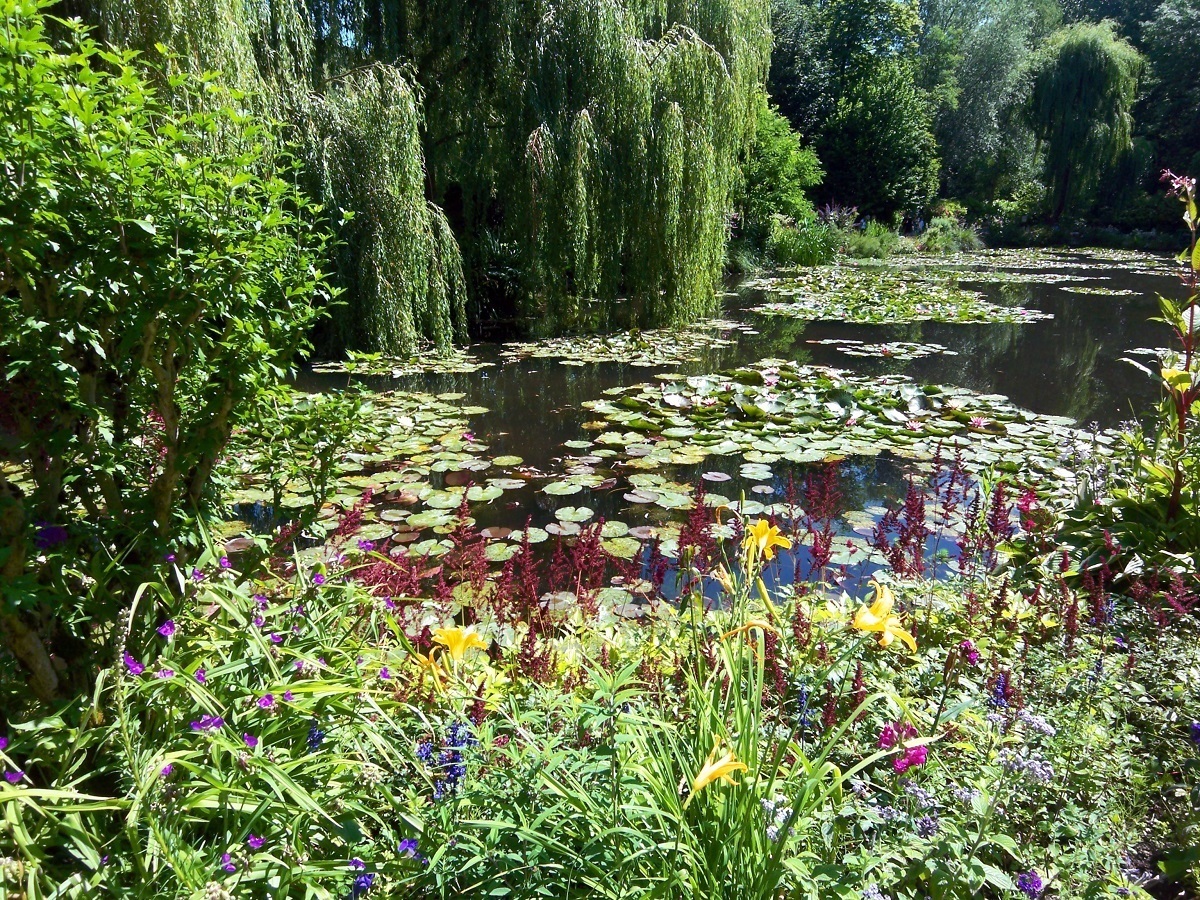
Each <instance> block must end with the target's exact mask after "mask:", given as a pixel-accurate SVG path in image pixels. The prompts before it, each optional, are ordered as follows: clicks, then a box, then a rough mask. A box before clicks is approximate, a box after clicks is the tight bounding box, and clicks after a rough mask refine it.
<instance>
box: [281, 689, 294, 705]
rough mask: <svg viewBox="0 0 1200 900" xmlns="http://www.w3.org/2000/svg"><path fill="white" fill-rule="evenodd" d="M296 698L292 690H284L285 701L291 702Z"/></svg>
mask: <svg viewBox="0 0 1200 900" xmlns="http://www.w3.org/2000/svg"><path fill="white" fill-rule="evenodd" d="M294 698H295V695H294V694H293V693H292V692H291V691H284V692H283V702H284V703H291V702H292V700H293V699H294Z"/></svg>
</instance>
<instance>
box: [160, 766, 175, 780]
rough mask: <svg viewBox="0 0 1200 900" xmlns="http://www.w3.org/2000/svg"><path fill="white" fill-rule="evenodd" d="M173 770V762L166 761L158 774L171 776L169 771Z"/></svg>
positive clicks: (164, 776) (166, 776)
mask: <svg viewBox="0 0 1200 900" xmlns="http://www.w3.org/2000/svg"><path fill="white" fill-rule="evenodd" d="M174 771H175V765H174V764H173V763H167V764H166V765H165V766H163V767H162V771H161V772H159V773H158V774H159V775H161V776H162V777H163V778H169V777H170V776H171V773H172V772H174Z"/></svg>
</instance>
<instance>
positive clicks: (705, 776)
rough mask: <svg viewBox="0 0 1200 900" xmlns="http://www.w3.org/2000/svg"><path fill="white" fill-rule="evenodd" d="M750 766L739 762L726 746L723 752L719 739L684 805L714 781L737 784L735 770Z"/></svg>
mask: <svg viewBox="0 0 1200 900" xmlns="http://www.w3.org/2000/svg"><path fill="white" fill-rule="evenodd" d="M746 771H748V768H747V766H746V764H745V763H744V762H739V761H738V758H737V757H736V756H734V753H733V751H732V750H730V749H728V748H725V752H724V753H722V752H721V740H720V738H718V739H717V741H716V743H714V744H713V748H712V752H711V753H709V754H708V759H706V760H705V761H704V766H703V767H702V768H701V769H700V772H699V773H698V774H697V775H696V777H695V778H693V779H692V792H691V793H690V794H688V798H687V800H685V801H684V803H683V805H684V807H685V808H686V807H687V805H688V804H689V803H691V802H692V798H693V797H695V796H696V794H698V793H700V791H702V790H704V788H706V787H708V785H710V784H712V783H713V782H714V781H724V782H725V783H726V784H737V782H736V781H734V780H733V773H734V772H746Z"/></svg>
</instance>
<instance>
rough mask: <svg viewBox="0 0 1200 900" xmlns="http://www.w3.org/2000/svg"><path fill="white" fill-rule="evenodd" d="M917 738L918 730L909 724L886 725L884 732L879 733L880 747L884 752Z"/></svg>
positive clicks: (895, 723)
mask: <svg viewBox="0 0 1200 900" xmlns="http://www.w3.org/2000/svg"><path fill="white" fill-rule="evenodd" d="M916 736H917V729H915V728H913V727H912V726H911V725H909V724H908V723H907V722H892V723H890V724H888V725H884V726H883V730H882V731H880V732H879V746H880V747H881V748H883V749H884V750H891V749H892V748H893V747H895V746H896V745H897V744H900V743H903V742H904V741H907V740H909V739H910V738H915V737H916Z"/></svg>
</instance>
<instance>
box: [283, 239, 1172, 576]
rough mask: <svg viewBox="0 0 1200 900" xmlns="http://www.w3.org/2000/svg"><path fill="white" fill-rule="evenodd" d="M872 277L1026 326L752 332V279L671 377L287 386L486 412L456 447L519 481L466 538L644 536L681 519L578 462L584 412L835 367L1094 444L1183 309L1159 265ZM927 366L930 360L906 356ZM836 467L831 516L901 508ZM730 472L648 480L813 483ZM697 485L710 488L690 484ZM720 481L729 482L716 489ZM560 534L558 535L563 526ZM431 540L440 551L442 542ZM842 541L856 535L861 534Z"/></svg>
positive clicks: (560, 372)
mask: <svg viewBox="0 0 1200 900" xmlns="http://www.w3.org/2000/svg"><path fill="white" fill-rule="evenodd" d="M879 271H886V272H898V273H899V274H900V276H901V280H902V281H903V282H904V284H905V285H907V284H908V283H909V282H911V283H912V284H913V285H918V286H919V285H920V284H922V283H923V280H925V279H930V278H935V279H941V280H942V281H945V280H946V279H949V283H950V284H952V285H955V284H957V285H959V286H961V287H962V288H965V289H967V290H969V291H975V292H978V293H979V294H981V295H982V297H983V298H984V299H985V300H986V301H988V302H990V303H992V304H995V305H996V306H997V307H1000V308H1002V309H1006V310H1007V309H1016V308H1024V309H1025V310H1028V311H1030V315H1029V320H1028V321H1017V322H990V323H973V324H964V323H959V322H939V321H917V322H908V323H905V324H851V323H848V322H845V321H838V320H817V321H806V320H804V319H800V318H791V317H783V316H775V315H762V314H760V313H758V312H756V311H754V307H757V306H760V305H762V304H763V303H764V302H767V301H770V300H772V299H779V297H778V296H777V291H778V284H779V283H777V282H774V281H771V280H770V279H755V280H753V281H749V282H743V283H742V285H740V286H739V285H737V284H733V285H731V286H730V290H729V291H728V293H727V294H726V296H725V298H724V306H725V308H724V311H723V313H722V319H721V320H720V321H719V322H718V323H717V325H716V326H714V327H712V328H710V329H709V330H707V331H706V332H704V334H705V335H706V340H704V341H701V342H700V344H699V346H697V347H696V348H695V350H694V352H690V353H688V354H686V355H687V356H688V357H689V358H688V359H687V361H685V362H682V363H681V364H678V365H632V364H630V363H629V361H628V360H631V359H634V358H636V356H649V357H651V358H652V357H654V355H655V353H656V351H657V350H658V349H660V348H658V347H656V346H655V344H656V342H662V341H664V340H665V339H664V338H663V336H661V335H651V336H650V339H649V341H648V343H649V344H650V346H649V348H648V349H646V350H645V352H641V351H638V350H637V348H636V347H631V348H627V351H628V352H625V351H623V350H621V349H620V348H618V350H617V351H616V352H615V353H614V354H613V355H614V356H615V358H616V360H617V361H611V362H586V363H583V364H568V365H564V364H563V362H562V361H561V360H560V359H558V358H517V359H513V358H509V357H508V356H507V355H505V353H504V348H503V347H502V346H501V345H488V344H480V345H476V346H473V347H471V348H469V353H470V354H471V355H473V356H474V357H475V358H476V359H477V360H478V362H480V363H489V364H490V365H485V366H483V367H481V368H477V369H475V370H474V371H468V372H461V373H457V374H445V373H438V372H427V373H420V374H413V375H406V376H404V377H401V378H391V377H387V376H379V375H369V376H364V375H361V374H360V375H346V374H331V373H327V372H326V373H319V372H315V371H309V372H306V373H304V374H303V375H302V376H301V378H300V379H299V382H298V386H299V387H300V388H301V389H304V390H310V391H312V390H323V389H329V388H334V387H340V386H344V385H346V384H347V383H348V381H349V380H350V379H352V378H353V379H357V380H359V381H360V382H364V383H366V384H367V385H368V386H370V387H371V388H372V389H375V390H390V389H399V390H404V391H415V392H428V393H429V394H434V395H437V394H441V395H445V396H447V397H449V398H451V401H452V403H453V404H458V405H461V406H462V407H469V406H477V407H485V408H486V409H487V411H486V412H482V413H479V414H476V415H471V416H470V419H469V421H470V429H471V432H472V434H471V435H470V436H468V440H473V441H475V442H477V443H478V444H479V445H481V446H486V455H487V457H489V458H492V459H495V458H496V457H503V456H515V457H520V458H521V463H520V466H519V467H517V469H516V470H514V471H510V472H507V473H504V474H507V475H510V476H514V475H515V476H516V478H519V479H524V480H525V481H526V483H525V484H524V485H523V486H521V487H514V486H513V485H514V484H515V481H514V482H513V484H510V485H509V486H508V487H507V489H506V490H505V491H504V493H503V496H502V497H500V498H498V499H496V500H494V501H493V502H491V503H488V504H486V505H483V504H479V505H475V506H473V508H472V515H473V516H474V517H475V519H476V522H477V524H478V525H480V526H503V527H511V528H517V529H519V528H520V527H521V526H522V525H523V524H524V523H525V520H526V517H531V518H532V523H533V525H534V526H537V527H542V528H544V527H545V526H546V525H551V526H552V527H551V530H552V531H553V530H554V527H555V526H556V525H558V524H561V523H562V521H563V517H562V516H561V515H559V516H556V511H560V510H562V509H563V508H564V507H568V521H569V516H570V515H571V514H572V513H573V512H574V510H576V509H579V508H581V507H583V508H585V509H587V510H588V511H590V512H591V513H593V515H594V516H596V517H602V518H605V519H607V520H610V521H612V520H616V521H618V522H620V523H624V525H627V526H629V527H632V528H634V529H635V536H637V535H638V532H637V529H638V528H639V526H640V527H641V532H642V533H643V535H644V533H645V532H646V530H647V528H654V527H663V526H667V525H669V523H670V522H672V521H673V522H675V523H678V521H679V520H680V519H681V518H682V516H683V515H684V513H683V512H681V510H680V507H679V506H678V504H671V503H667V504H665V507H664V506H663V505H659V504H653V503H651V504H646V503H644V502H630V500H629V495H630V492H631V490H632V491H633V493H634V495H635V500H636V499H637V497H636V495H637V489H636V487H633V486H631V483H630V482H629V481H628V480H627V477H623V475H628V471H629V470H628V469H622V466H623V465H625V464H628V463H631V462H634V460H630V459H624V460H618V461H614V460H612V459H607V458H606V459H600V458H598V457H596V456H593V455H590V454H591V453H592V452H593V450H592V449H589V448H588V445H587V443H586V442H589V441H593V440H595V438H596V433H597V431H599V430H600V427H599V426H597V425H596V424H595V420H597V419H598V418H603V416H597V413H596V411H595V410H594V409H588V408H585V406H584V404H585V403H588V402H589V401H597V400H600V399H603V398H605V397H606V396H609V397H612V396H618V395H619V393H620V392H619V390H618V389H620V388H627V387H629V386H632V385H639V384H646V383H651V384H652V383H654V382H655V381H656V378H657V379H659V380H663V379H664V378H665V377H667V376H669V375H671V374H678V375H682V376H689V375H691V376H701V375H705V374H708V373H716V372H719V371H722V370H729V369H731V368H736V367H740V366H745V365H752V364H755V363H756V362H758V361H760V360H764V359H773V360H781V361H793V362H796V363H807V364H813V365H819V366H829V367H835V368H838V369H843V370H846V371H848V372H852V373H857V374H858V375H862V376H866V377H868V378H870V379H872V380H873V381H874V380H877V379H880V378H881V377H883V376H890V375H903V376H908V377H909V378H911V379H912V380H913V381H914V382H915V383H917V384H919V385H926V384H929V385H944V386H954V387H958V388H965V389H967V390H970V391H974V392H979V393H981V394H984V395H994V394H1001V395H1005V396H1006V397H1007V398H1009V400H1010V401H1011V403H1012V404H1014V405H1015V406H1017V407H1021V408H1023V409H1026V410H1029V411H1031V412H1033V413H1036V414H1039V415H1041V416H1051V417H1065V418H1066V419H1070V420H1072V421H1073V422H1074V423H1077V424H1078V425H1080V426H1089V425H1090V426H1095V427H1098V428H1099V429H1107V428H1111V427H1114V426H1116V425H1117V424H1118V423H1120V422H1122V421H1125V420H1128V419H1131V418H1134V417H1135V416H1136V415H1139V414H1140V415H1144V414H1145V412H1146V411H1147V410H1148V409H1150V408H1151V406H1152V405H1153V404H1154V403H1155V402H1156V400H1157V397H1158V388H1157V386H1156V385H1155V384H1154V383H1153V382H1152V381H1151V380H1150V379H1148V378H1147V377H1146V376H1145V375H1144V374H1143V373H1142V372H1139V371H1138V370H1137V369H1135V368H1134V367H1133V366H1131V365H1129V364H1127V363H1125V362H1122V361H1121V358H1122V357H1123V356H1125V355H1126V354H1127V353H1129V351H1131V350H1133V349H1135V348H1146V347H1161V346H1165V345H1166V344H1167V343H1168V340H1169V334H1168V332H1167V330H1166V328H1165V326H1163V325H1161V324H1158V323H1154V322H1151V321H1150V320H1151V318H1152V317H1153V316H1155V315H1156V314H1157V300H1156V295H1157V294H1164V295H1167V296H1175V297H1178V296H1180V295H1181V293H1182V288H1181V286H1180V284H1179V281H1178V278H1177V276H1176V274H1175V272H1174V269H1173V266H1172V264H1171V262H1170V260H1169V258H1165V257H1156V256H1150V255H1145V254H1121V253H1105V252H1103V251H1094V252H1093V251H1081V252H1062V253H1045V252H1043V253H1026V254H1021V253H997V254H972V255H969V256H965V257H961V258H951V259H949V260H945V261H943V260H935V261H929V260H903V259H902V260H901V261H900V262H899V264H898V267H892V268H889V269H884V270H880V269H879V268H877V267H869V266H863V267H860V268H855V269H851V270H850V271H849V273H848V276H847V277H849V278H850V279H851V280H869V279H871V278H872V277H873V276H874V275H875V274H877V273H878V272H879ZM888 277H892V276H891V275H889V276H888ZM893 288H894V285H893ZM889 289H892V288H889ZM1101 292H1103V293H1101ZM783 299H784V300H787V297H786V296H784V298H783ZM1038 314H1042V316H1039V315H1038ZM1047 314H1048V315H1047ZM707 337H715V338H717V339H718V341H717V342H718V343H720V345H719V346H714V345H712V343H711V342H709V341H708V340H707ZM896 342H905V345H897V344H896ZM885 343H886V344H889V345H891V347H890V348H888V350H883V349H881V348H879V347H878V346H877V345H879V344H885ZM907 345H917V346H915V347H908V346H907ZM934 345H937V346H936V347H935V346H934ZM933 349H936V350H937V351H938V352H932V353H930V355H924V356H920V354H921V353H924V352H928V351H930V350H933ZM847 350H849V351H850V352H849V353H848V352H846V351H847ZM889 351H890V352H889ZM635 354H636V356H635ZM912 355H917V356H919V358H910V357H911V356H912ZM643 361H644V360H643ZM568 362H572V363H576V362H578V361H577V360H568ZM885 380H886V379H885ZM606 392H607V393H606ZM668 399H670V398H668ZM679 402H681V403H682V402H686V401H679ZM852 422H853V420H852ZM589 423H591V424H589ZM677 424H678V422H677ZM655 439H656V440H661V437H660V436H658V437H656V438H655ZM568 442H574V443H575V446H574V447H572V446H569V445H568ZM595 446H597V445H596V444H593V445H592V448H593V449H594V447H595ZM633 455H636V454H633ZM818 455H819V454H818ZM840 455H842V456H844V457H845V459H844V461H843V462H842V463H841V465H840V469H839V483H840V487H841V491H842V494H843V495H844V499H843V504H844V507H845V508H846V509H852V510H853V509H857V510H863V509H870V510H874V511H875V512H876V513H878V511H879V510H880V509H881V508H883V507H884V506H888V505H893V506H894V505H895V504H896V503H897V502H898V500H899V499H900V498H901V497H902V496H903V493H902V492H903V489H904V477H905V473H906V472H908V471H909V470H910V465H909V464H908V463H907V461H906V460H904V459H902V458H899V457H897V456H895V455H893V454H892V453H890V452H884V453H879V454H870V455H866V454H853V453H849V454H840ZM745 461H746V460H745V458H744V457H743V456H740V455H738V454H732V455H719V456H709V457H707V458H705V459H703V460H702V461H700V460H696V461H694V462H691V463H689V458H688V457H687V456H686V454H685V455H684V457H683V459H682V462H681V463H680V464H675V465H670V466H663V467H660V468H658V469H655V470H654V471H657V472H659V473H660V477H664V478H669V482H668V484H667V488H668V490H669V489H670V488H671V487H672V486H674V487H676V488H678V487H679V486H680V485H694V484H697V483H704V484H705V485H706V486H707V487H709V489H710V490H714V491H717V490H719V493H720V495H721V496H723V497H727V498H737V497H739V496H745V497H747V498H754V499H756V500H759V501H762V502H763V503H768V504H769V503H770V502H771V501H772V500H774V501H776V502H778V501H779V500H780V499H781V498H782V495H783V494H784V493H785V491H786V489H787V482H788V480H789V479H790V478H802V477H803V476H804V474H805V473H806V472H807V471H810V470H811V464H810V463H807V462H800V463H796V462H792V461H789V460H788V459H783V460H779V461H777V462H775V463H774V464H772V465H771V466H769V469H770V472H769V474H766V475H765V476H764V474H763V473H756V476H755V477H751V478H747V477H745V472H746V470H745V469H744V467H743V466H744V463H745ZM705 472H707V473H710V474H709V476H708V480H707V481H702V480H701V475H702V473H705ZM564 473H575V475H576V477H577V478H584V480H585V483H584V484H583V485H582V488H576V489H575V490H574V491H573V492H571V493H569V494H564V495H554V494H550V493H547V492H546V490H545V487H546V485H547V483H548V482H547V478H544V477H542V476H558V477H561V476H562V475H563V474H564ZM580 473H582V474H580ZM712 473H718V474H716V475H713V474H712ZM493 474H496V472H495V470H494V469H493V471H492V472H487V473H482V476H483V477H481V478H480V479H478V481H476V480H475V479H472V481H475V482H476V483H479V481H483V480H486V477H487V476H488V475H493ZM726 475H728V476H730V477H729V478H728V479H725V476H726ZM588 478H590V481H587V479H588ZM428 481H429V484H431V485H432V487H433V488H434V489H444V488H446V487H447V484H448V483H449V482H447V481H446V479H445V477H444V475H439V474H437V473H430V474H429V478H428ZM585 521H586V520H585ZM622 527H623V526H622ZM567 528H568V531H567V533H568V534H569V533H571V532H570V530H569V529H570V528H571V526H570V525H567ZM675 528H676V531H677V524H676V526H675ZM436 530H437V531H441V532H442V533H444V528H439V529H436ZM841 530H842V531H843V533H845V534H847V535H849V534H851V533H852V532H853V530H854V527H853V523H851V522H843V523H842V525H841ZM858 530H859V533H860V534H861V533H863V525H862V521H861V520H860V521H859V523H858ZM784 568H787V567H784ZM781 577H783V576H781Z"/></svg>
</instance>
